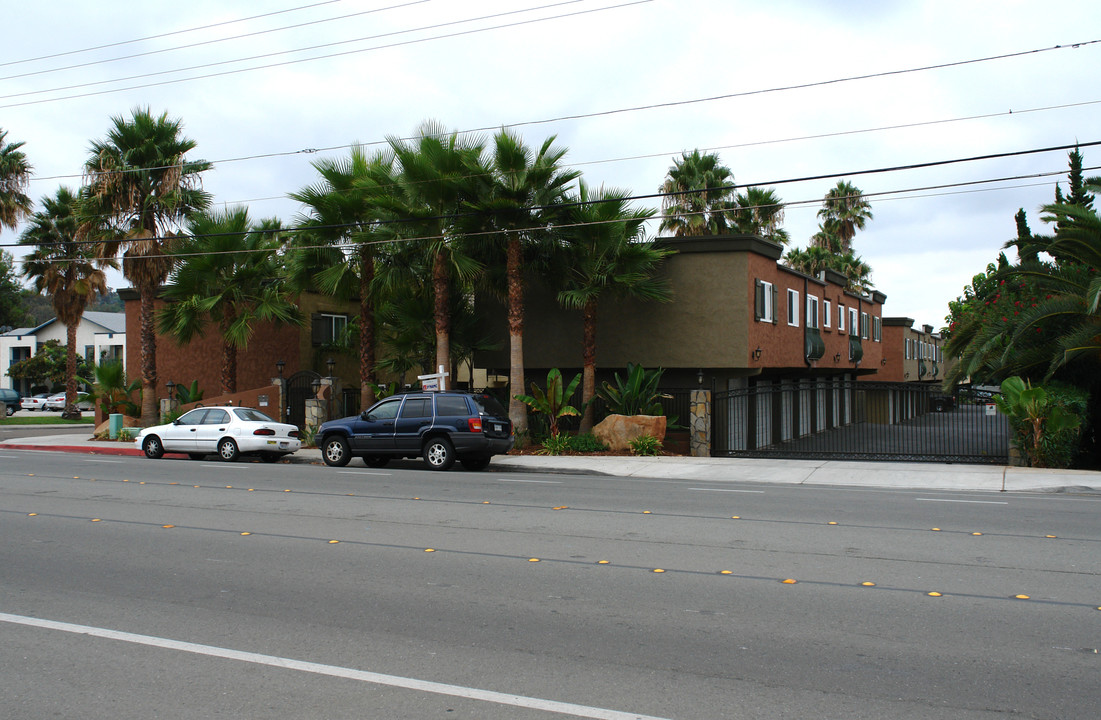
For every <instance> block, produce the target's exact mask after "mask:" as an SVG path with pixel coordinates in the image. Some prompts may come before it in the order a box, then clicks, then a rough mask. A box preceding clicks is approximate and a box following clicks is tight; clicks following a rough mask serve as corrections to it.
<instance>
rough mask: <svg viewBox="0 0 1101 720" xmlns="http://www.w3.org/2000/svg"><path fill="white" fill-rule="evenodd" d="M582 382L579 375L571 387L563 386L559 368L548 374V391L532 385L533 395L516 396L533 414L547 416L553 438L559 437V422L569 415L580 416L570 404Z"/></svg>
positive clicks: (571, 383)
mask: <svg viewBox="0 0 1101 720" xmlns="http://www.w3.org/2000/svg"><path fill="white" fill-rule="evenodd" d="M580 382H581V376H580V375H577V376H576V377H574V379H573V380H572V381H571V382H570V384H569V385H566V386H563V384H562V372H561V371H560V370H559V369H558V368H552V369H551V371H550V372H548V373H547V390H546V392H543V390H542V389H541V388H540V387H539V386H538V385H536V384H535V383H532V384H531V395H516V396H515V397H516V399H517V400H519V401H520V402H522V403H524V404H525V405H527V406H528V407H530V408H531V410H532V412H535V413H539V414H541V415H546V416H547V421H548V423H549V424H550V434H551V436H552V437H556V436H557V435H558V421H559V419H561V418H563V417H565V416H567V415H580V414H581V413H580V412H579V411H578V410H577V408H575V407H573V406H572V405H570V404H569V399H570V398H571V397H572V396H573V393H574V391H575V390H576V389H577V384H578V383H580Z"/></svg>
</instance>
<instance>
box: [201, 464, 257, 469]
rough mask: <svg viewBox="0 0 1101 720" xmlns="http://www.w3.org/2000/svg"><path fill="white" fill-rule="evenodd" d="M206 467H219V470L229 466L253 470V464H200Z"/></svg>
mask: <svg viewBox="0 0 1101 720" xmlns="http://www.w3.org/2000/svg"><path fill="white" fill-rule="evenodd" d="M199 467H204V468H218V469H219V470H226V469H228V468H234V469H236V470H253V469H254V468H253V466H251V465H242V464H241V463H218V464H217V465H200V466H199Z"/></svg>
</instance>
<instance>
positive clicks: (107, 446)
mask: <svg viewBox="0 0 1101 720" xmlns="http://www.w3.org/2000/svg"><path fill="white" fill-rule="evenodd" d="M4 449H6V450H39V451H52V452H74V453H90V454H95V455H131V456H140V455H141V454H142V452H141V450H139V449H138V448H136V447H135V446H134V444H133V443H123V442H104V441H98V440H93V439H91V428H89V429H88V430H87V431H84V432H74V433H71V434H70V433H66V434H57V435H50V436H42V437H28V438H17V439H14V440H10V441H4V442H0V450H4ZM285 461H286V462H292V463H314V464H318V465H320V464H322V461H321V451H320V450H318V449H317V448H307V449H304V450H300V451H298V452H297V453H295V454H294V455H291V456H289V457H288V458H286V460H285ZM356 462H357V463H358V461H356ZM489 467H490V471H496V472H545V473H570V474H585V475H613V476H618V477H637V478H652V479H666V480H682V481H698V482H731V483H738V482H744V483H776V484H782V485H838V486H848V487H886V488H908V489H920V490H985V491H1006V492H1020V491H1042V492H1059V491H1073V492H1098V493H1101V473H1098V472H1093V471H1087V470H1046V469H1039V468H1018V467H1008V466H1004V465H951V464H944V463H891V462H848V461H839V460H772V459H753V458H695V457H680V456H664V457H607V456H553V455H497V456H495V457H494V458H493V462H492V463H491V464H490V466H489Z"/></svg>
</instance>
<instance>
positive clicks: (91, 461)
mask: <svg viewBox="0 0 1101 720" xmlns="http://www.w3.org/2000/svg"><path fill="white" fill-rule="evenodd" d="M84 462H86V463H111V464H113V465H118V464H120V463H124V462H126V461H125V460H85V461H84Z"/></svg>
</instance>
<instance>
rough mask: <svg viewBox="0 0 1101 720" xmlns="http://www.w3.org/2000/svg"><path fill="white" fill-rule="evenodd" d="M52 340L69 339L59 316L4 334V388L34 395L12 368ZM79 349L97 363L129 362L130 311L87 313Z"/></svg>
mask: <svg viewBox="0 0 1101 720" xmlns="http://www.w3.org/2000/svg"><path fill="white" fill-rule="evenodd" d="M50 340H57V341H58V342H59V343H60V344H61V345H62V346H65V345H66V343H67V341H68V333H67V330H66V328H65V325H64V324H63V323H61V322H59V321H58V319H57V318H53V319H52V320H47V321H46V322H44V323H42V324H41V325H39V326H38V327H35V328H16V329H15V330H12V331H10V332H6V333H4V334H3V335H0V387H5V388H12V389H14V390H18V391H19V393H20V394H22V395H29V394H30V390H31V389H30V387H28V386H27V385H28V384H29V383H28V382H27V381H26V380H12V378H10V377H8V368H10V367H11V366H12V365H14V364H15V363H17V362H19V361H20V360H26V359H27V358H30V357H32V356H33V355H34V354H35V353H37V352H38V349H39V348H40V347H42V346H43V345H45V344H46V342H48V341H50ZM76 342H77V352H78V353H79V354H81V355H83V356H84V359H85V360H86V361H87V362H89V363H93V364H97V363H100V362H102V361H103V360H120V361H122V362H123V363H125V362H126V314H125V313H107V312H86V313H84V316H83V318H81V321H80V325H78V326H77V329H76Z"/></svg>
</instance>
